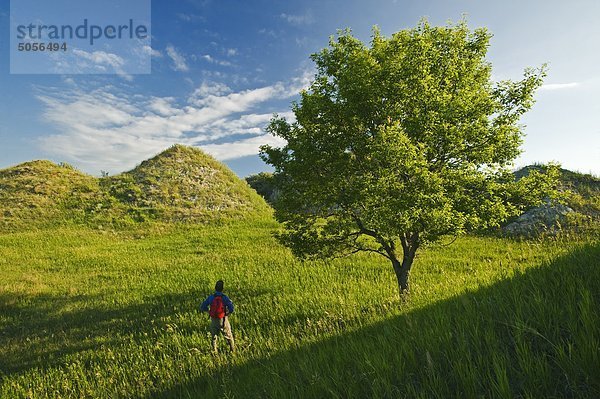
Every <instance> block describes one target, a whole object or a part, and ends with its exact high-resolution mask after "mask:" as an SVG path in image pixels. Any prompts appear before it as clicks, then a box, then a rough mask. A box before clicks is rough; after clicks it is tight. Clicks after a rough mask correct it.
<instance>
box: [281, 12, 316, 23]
mask: <svg viewBox="0 0 600 399" xmlns="http://www.w3.org/2000/svg"><path fill="white" fill-rule="evenodd" d="M279 17H280V18H282V19H284V20H286V21H287V22H289V23H290V24H292V25H312V24H314V23H315V18H314V17H313V15H312V12H311V11H310V10H308V11H306V12H305V13H304V14H302V15H294V14H286V13H282V14H281V15H279Z"/></svg>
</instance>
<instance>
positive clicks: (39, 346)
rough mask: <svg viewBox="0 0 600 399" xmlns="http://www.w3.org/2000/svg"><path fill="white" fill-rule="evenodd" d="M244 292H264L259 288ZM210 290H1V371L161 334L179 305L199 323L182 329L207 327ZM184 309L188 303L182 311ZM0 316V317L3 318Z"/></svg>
mask: <svg viewBox="0 0 600 399" xmlns="http://www.w3.org/2000/svg"><path fill="white" fill-rule="evenodd" d="M241 294H243V295H245V296H255V295H262V294H264V293H263V292H259V291H256V290H253V291H248V292H243V291H242V292H241ZM206 295H207V292H206V290H202V291H201V290H193V291H188V292H181V293H168V294H163V295H159V296H148V297H145V298H143V299H142V300H143V302H142V303H134V304H127V305H123V306H118V305H112V306H109V304H107V303H106V302H105V300H104V298H101V297H100V296H99V295H96V296H93V295H78V296H58V295H48V294H43V295H34V296H24V295H15V294H7V293H0V314H1V315H2V319H3V320H4V321H2V323H0V348H1V349H0V355H2V356H0V376H1V375H6V376H10V375H12V374H15V373H21V372H25V371H27V370H29V369H33V368H38V369H46V368H50V367H53V366H57V365H63V364H64V363H65V362H66V360H67V357H68V356H69V355H72V354H77V353H79V352H83V351H88V350H94V349H97V348H99V347H101V346H102V347H106V348H111V347H112V348H118V347H119V346H120V345H121V344H122V343H123V341H124V340H125V339H131V337H134V338H133V339H134V340H135V339H136V337H137V338H139V339H142V337H144V339H148V337H149V336H150V337H155V338H156V339H158V338H159V337H161V336H164V334H165V329H166V328H167V325H168V324H169V322H170V321H172V320H173V319H174V318H176V317H175V313H177V311H178V310H179V311H181V312H184V313H191V314H192V315H191V318H192V319H193V320H198V321H199V323H198V324H194V325H187V326H186V325H183V326H179V332H180V333H182V334H187V335H189V334H193V333H197V332H199V331H200V332H204V330H206V331H207V330H208V323H205V322H204V318H203V317H202V316H201V315H200V314H198V309H199V305H200V303H201V302H202V301H203V300H204V298H205V297H206ZM181 309H184V311H182V310H181ZM2 319H0V321H1V320H2Z"/></svg>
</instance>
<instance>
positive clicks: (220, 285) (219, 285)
mask: <svg viewBox="0 0 600 399" xmlns="http://www.w3.org/2000/svg"><path fill="white" fill-rule="evenodd" d="M215 291H219V292H222V291H223V280H219V281H217V284H215Z"/></svg>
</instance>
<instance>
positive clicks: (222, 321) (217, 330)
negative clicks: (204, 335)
mask: <svg viewBox="0 0 600 399" xmlns="http://www.w3.org/2000/svg"><path fill="white" fill-rule="evenodd" d="M200 310H201V311H202V312H207V311H208V314H209V315H210V334H211V336H212V349H213V352H215V353H217V352H218V350H217V338H218V336H219V334H221V333H222V334H223V336H224V337H225V339H226V340H227V342H228V343H229V349H231V352H234V351H235V344H234V342H233V334H232V333H231V325H230V324H229V318H228V317H227V316H228V315H230V314H231V313H233V302H231V299H229V297H228V296H227V295H225V294H223V280H219V281H217V284H215V293H214V294H212V295H210V296H209V297H208V298H206V300H205V301H204V302H202V305H200Z"/></svg>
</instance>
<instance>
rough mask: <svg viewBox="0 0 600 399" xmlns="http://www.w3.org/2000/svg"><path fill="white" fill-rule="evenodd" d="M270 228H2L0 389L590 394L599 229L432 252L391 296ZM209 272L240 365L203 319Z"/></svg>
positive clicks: (363, 273)
mask: <svg viewBox="0 0 600 399" xmlns="http://www.w3.org/2000/svg"><path fill="white" fill-rule="evenodd" d="M275 228H276V224H275V223H274V222H272V221H271V220H270V219H262V220H258V221H251V220H246V221H241V222H222V223H220V224H219V225H197V226H189V225H188V226H185V225H158V224H156V225H149V226H145V227H144V228H142V226H140V227H139V228H137V229H135V230H128V231H120V232H116V233H115V232H110V231H104V232H103V231H98V230H92V229H89V228H85V227H73V226H70V227H69V226H65V227H57V228H51V229H47V230H39V231H30V232H15V233H6V234H1V235H0V398H25V397H31V398H45V397H73V398H80V397H101V398H115V397H128V398H131V397H138V398H142V397H208V398H210V397H238V398H247V397H318V398H320V397H422V398H430V397H439V398H446V397H467V398H468V397H473V398H475V397H523V398H534V397H577V398H594V397H599V396H600V381H599V376H600V373H598V370H600V328H599V326H600V314H599V311H598V309H600V245H599V242H598V239H597V237H596V236H588V237H587V238H585V237H571V238H569V237H564V236H562V237H559V238H556V239H546V240H544V241H513V240H508V239H500V238H489V237H488V238H478V237H465V238H461V239H459V240H458V241H457V242H455V243H454V244H452V245H450V246H436V247H430V248H425V249H424V250H423V251H421V253H420V254H419V255H418V258H417V260H416V263H415V266H414V271H413V274H412V276H411V278H412V294H411V297H410V298H409V300H408V301H407V302H406V303H400V301H399V299H398V292H397V285H396V282H395V277H394V275H393V272H392V269H391V266H390V265H389V264H388V263H386V262H385V260H384V259H382V258H381V259H380V258H377V257H373V256H366V255H365V256H355V257H351V258H345V259H340V260H335V261H330V262H304V263H301V262H298V261H296V260H294V259H293V258H292V256H291V255H290V253H289V251H287V250H286V249H285V248H282V247H281V246H279V245H278V244H277V243H276V241H275V240H274V239H273V238H272V237H271V233H272V232H273V230H274V229H275ZM218 278H223V279H224V280H225V292H226V293H227V294H229V295H230V296H231V298H232V299H233V300H234V302H235V304H236V312H235V314H234V315H233V316H232V318H231V320H232V326H233V331H234V334H235V337H236V340H237V345H238V352H237V353H236V354H235V355H234V356H232V357H229V356H225V355H219V356H217V357H213V356H211V355H210V353H209V346H210V342H209V337H208V320H207V316H206V315H203V314H200V313H199V312H198V311H197V308H198V305H199V303H200V302H201V301H202V300H203V299H204V297H205V296H206V295H208V294H209V293H210V292H211V289H212V287H213V285H214V282H215V281H216V280H217V279H218ZM221 343H222V344H223V348H224V347H225V343H224V342H221Z"/></svg>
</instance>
